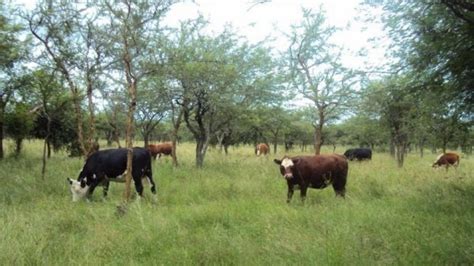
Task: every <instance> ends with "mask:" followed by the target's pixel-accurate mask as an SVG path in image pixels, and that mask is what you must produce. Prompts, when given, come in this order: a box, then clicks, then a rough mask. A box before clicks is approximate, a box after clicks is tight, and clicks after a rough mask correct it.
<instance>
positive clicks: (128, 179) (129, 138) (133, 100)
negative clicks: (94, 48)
mask: <svg viewBox="0 0 474 266" xmlns="http://www.w3.org/2000/svg"><path fill="white" fill-rule="evenodd" d="M128 94H129V96H130V105H129V106H128V113H127V133H126V136H125V143H126V145H127V149H128V152H127V170H126V171H127V174H126V175H125V192H124V200H125V201H126V202H128V201H129V200H130V195H131V183H132V159H133V134H134V119H133V118H134V114H135V108H136V106H137V88H136V81H135V80H134V81H132V82H129V88H128Z"/></svg>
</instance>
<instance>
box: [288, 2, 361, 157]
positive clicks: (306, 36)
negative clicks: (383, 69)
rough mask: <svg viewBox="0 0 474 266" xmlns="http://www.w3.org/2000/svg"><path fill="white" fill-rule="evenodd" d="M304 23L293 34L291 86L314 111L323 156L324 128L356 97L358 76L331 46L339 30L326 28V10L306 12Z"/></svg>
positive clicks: (317, 150) (317, 144) (317, 142)
mask: <svg viewBox="0 0 474 266" xmlns="http://www.w3.org/2000/svg"><path fill="white" fill-rule="evenodd" d="M303 14H304V15H303V21H302V22H301V24H299V25H296V26H293V28H292V32H291V34H290V35H289V38H290V42H291V44H290V47H289V49H288V58H287V64H288V66H287V67H288V70H289V72H290V76H291V85H292V86H294V87H295V88H296V90H297V91H298V92H299V93H301V94H302V95H303V97H305V98H306V99H308V100H310V101H311V104H312V107H313V108H314V118H315V119H314V121H313V126H314V148H315V153H316V154H319V153H320V150H321V145H322V134H323V128H324V126H325V124H326V123H328V122H329V121H330V120H332V119H335V118H337V117H338V116H339V115H340V114H341V113H343V112H344V109H345V108H346V107H348V106H349V103H350V102H351V100H352V99H353V98H354V91H353V89H352V85H353V83H354V74H353V73H352V72H351V71H349V70H348V69H346V68H344V67H343V66H342V65H341V63H340V62H339V61H340V55H341V48H338V47H336V46H335V45H334V44H331V43H330V38H331V36H332V35H333V34H334V33H335V32H336V28H335V27H332V26H327V25H326V18H325V14H324V12H323V11H322V10H319V11H318V12H317V13H315V12H313V11H311V10H307V9H303Z"/></svg>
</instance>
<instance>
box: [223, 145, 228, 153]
mask: <svg viewBox="0 0 474 266" xmlns="http://www.w3.org/2000/svg"><path fill="white" fill-rule="evenodd" d="M228 149H229V145H228V144H224V152H225V155H228V154H229V150H228Z"/></svg>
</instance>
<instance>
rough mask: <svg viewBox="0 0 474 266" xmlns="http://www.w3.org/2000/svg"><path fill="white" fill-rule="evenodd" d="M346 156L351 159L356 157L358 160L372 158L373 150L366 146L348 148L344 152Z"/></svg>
mask: <svg viewBox="0 0 474 266" xmlns="http://www.w3.org/2000/svg"><path fill="white" fill-rule="evenodd" d="M344 156H346V158H347V159H348V160H350V161H352V160H354V159H356V160H358V161H362V160H371V159H372V150H371V149H366V148H357V149H348V150H347V151H346V152H344Z"/></svg>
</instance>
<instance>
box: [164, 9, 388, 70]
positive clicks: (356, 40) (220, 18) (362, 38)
mask: <svg viewBox="0 0 474 266" xmlns="http://www.w3.org/2000/svg"><path fill="white" fill-rule="evenodd" d="M252 2H254V1H252V0H195V1H194V3H192V2H187V3H179V4H176V5H175V6H174V7H173V8H172V10H171V12H170V13H169V14H168V16H167V18H166V22H167V23H168V24H172V25H177V22H178V21H179V20H181V19H186V18H195V17H197V16H198V14H202V15H203V16H204V17H205V18H207V19H209V20H210V22H211V28H212V30H214V31H216V32H219V31H221V30H222V29H223V27H224V25H225V24H226V23H230V24H232V25H233V26H234V28H235V29H236V30H237V31H238V33H239V34H240V35H244V36H246V37H247V38H248V40H249V41H251V42H258V41H262V40H264V39H265V38H266V37H268V36H271V37H274V38H275V40H274V41H272V42H271V43H270V45H271V46H273V47H275V49H277V50H280V51H283V50H286V48H288V42H287V41H286V38H285V37H284V36H283V33H285V32H286V33H288V32H289V30H290V26H291V25H295V24H298V23H299V22H300V21H301V18H302V12H301V10H302V7H305V8H312V9H314V10H317V9H319V6H321V5H322V6H323V9H324V10H326V15H327V22H328V24H330V25H334V26H337V27H339V28H342V30H341V31H340V32H339V33H337V34H336V35H335V36H334V39H335V41H336V42H337V43H338V44H340V45H343V46H344V47H345V48H346V49H347V50H348V51H347V53H346V54H345V55H344V56H343V60H344V63H345V64H346V65H350V66H352V67H357V68H366V67H367V66H368V64H371V65H372V64H375V63H381V62H383V60H384V55H383V54H384V50H383V49H381V48H380V49H374V48H373V47H371V44H369V43H368V41H367V40H368V39H369V38H371V37H380V36H382V31H381V27H380V25H362V24H361V23H360V22H357V21H356V19H355V18H356V17H357V16H358V15H359V12H360V11H358V8H359V10H360V7H359V3H360V2H361V0H272V1H271V2H268V3H264V4H258V5H253V4H252ZM363 29H364V30H363ZM362 48H366V49H367V50H369V51H370V53H369V54H368V56H365V57H355V56H354V54H356V52H357V51H359V50H360V49H362Z"/></svg>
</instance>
